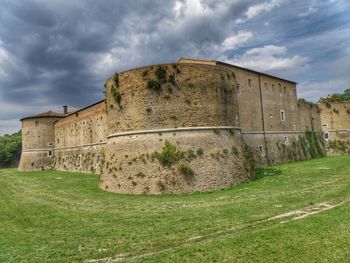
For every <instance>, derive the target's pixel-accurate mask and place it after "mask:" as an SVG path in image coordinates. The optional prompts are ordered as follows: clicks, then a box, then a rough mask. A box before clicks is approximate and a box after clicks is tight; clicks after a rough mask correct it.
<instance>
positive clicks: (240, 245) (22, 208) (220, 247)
mask: <svg viewBox="0 0 350 263" xmlns="http://www.w3.org/2000/svg"><path fill="white" fill-rule="evenodd" d="M258 177H259V178H258V179H257V180H255V181H251V182H249V183H246V184H242V185H238V186H234V187H232V188H231V189H226V190H222V191H215V192H211V193H195V194H186V195H166V196H132V195H119V194H114V193H108V192H104V191H102V190H100V189H99V188H98V177H97V176H95V175H87V174H77V173H64V172H55V171H44V172H30V173H20V172H17V171H16V170H14V169H4V170H0V262H81V261H87V262H89V261H90V262H105V261H107V260H108V258H111V259H113V260H116V261H115V262H119V261H118V259H120V260H124V261H126V262H130V261H132V262H203V263H204V262H272V261H274V262H276V261H277V262H350V156H343V157H327V158H322V159H316V160H312V161H305V162H298V163H293V164H285V165H277V166H272V167H269V168H265V169H263V170H261V171H259V174H258ZM324 202H326V203H328V204H330V205H337V206H336V207H334V208H331V209H328V210H325V211H322V212H319V213H315V214H313V215H310V216H307V217H304V218H301V219H298V220H290V221H288V220H289V219H291V218H287V219H283V220H282V219H277V220H267V219H268V218H271V217H274V216H276V215H280V214H283V213H286V212H289V211H293V210H297V209H302V208H304V207H307V206H312V205H315V204H318V203H324ZM281 221H287V222H285V223H281ZM103 258H105V260H101V261H92V260H97V259H103Z"/></svg>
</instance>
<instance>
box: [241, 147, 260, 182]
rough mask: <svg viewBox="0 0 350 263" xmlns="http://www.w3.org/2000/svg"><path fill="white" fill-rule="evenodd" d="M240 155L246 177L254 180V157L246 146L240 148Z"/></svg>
mask: <svg viewBox="0 0 350 263" xmlns="http://www.w3.org/2000/svg"><path fill="white" fill-rule="evenodd" d="M241 153H242V158H243V159H242V167H243V169H244V170H245V171H246V172H247V173H248V176H249V177H250V178H251V179H253V178H255V168H256V162H255V160H254V155H253V152H252V151H251V149H250V148H249V146H248V145H247V144H245V143H244V144H243V145H242V146H241Z"/></svg>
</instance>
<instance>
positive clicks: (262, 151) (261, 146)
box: [258, 145, 265, 156]
mask: <svg viewBox="0 0 350 263" xmlns="http://www.w3.org/2000/svg"><path fill="white" fill-rule="evenodd" d="M258 148H259V153H260V155H261V156H265V151H264V146H263V145H258Z"/></svg>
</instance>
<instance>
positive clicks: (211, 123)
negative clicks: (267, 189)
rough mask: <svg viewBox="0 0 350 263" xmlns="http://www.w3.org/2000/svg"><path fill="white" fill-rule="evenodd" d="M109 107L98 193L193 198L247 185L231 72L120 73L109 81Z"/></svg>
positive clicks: (167, 69)
mask: <svg viewBox="0 0 350 263" xmlns="http://www.w3.org/2000/svg"><path fill="white" fill-rule="evenodd" d="M106 106H107V118H108V121H107V123H108V131H109V135H108V137H107V138H108V140H107V145H106V167H105V169H104V171H103V173H102V175H101V181H100V183H101V187H102V188H104V189H106V190H110V191H114V192H120V193H143V192H146V193H147V192H150V193H159V192H163V191H165V192H191V191H203V190H210V189H216V188H224V187H229V186H230V185H232V184H235V183H238V182H242V181H245V180H246V179H247V176H248V175H247V171H245V170H244V169H243V168H242V167H241V156H242V153H240V151H241V146H242V136H241V129H240V128H239V117H238V97H237V83H236V77H235V74H234V72H233V71H232V70H230V69H228V68H225V67H221V66H213V65H201V64H166V65H156V66H149V67H143V68H138V69H133V70H129V71H125V72H122V73H120V74H115V75H114V76H113V77H111V78H110V79H108V80H107V83H106Z"/></svg>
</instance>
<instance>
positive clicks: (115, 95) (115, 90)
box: [111, 73, 122, 108]
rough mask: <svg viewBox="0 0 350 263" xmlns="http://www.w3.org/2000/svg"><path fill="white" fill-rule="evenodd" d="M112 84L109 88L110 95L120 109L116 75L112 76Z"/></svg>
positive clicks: (120, 98) (120, 96) (120, 97)
mask: <svg viewBox="0 0 350 263" xmlns="http://www.w3.org/2000/svg"><path fill="white" fill-rule="evenodd" d="M113 81H114V83H113V84H112V86H111V93H112V96H113V98H114V101H115V103H117V104H118V106H119V108H121V101H122V95H121V93H120V91H119V77H118V74H117V73H116V74H114V76H113Z"/></svg>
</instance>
